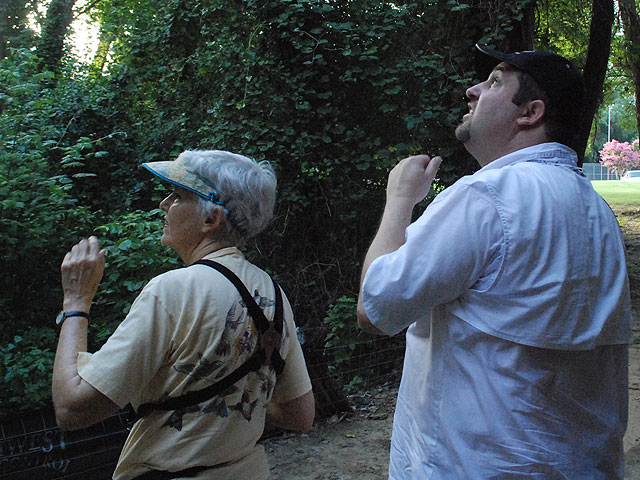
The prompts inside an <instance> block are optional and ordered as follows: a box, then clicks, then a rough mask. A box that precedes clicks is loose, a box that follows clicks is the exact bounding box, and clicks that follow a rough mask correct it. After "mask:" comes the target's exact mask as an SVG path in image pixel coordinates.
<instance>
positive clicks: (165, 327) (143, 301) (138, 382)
mask: <svg viewBox="0 0 640 480" xmlns="http://www.w3.org/2000/svg"><path fill="white" fill-rule="evenodd" d="M156 283H157V279H154V280H152V281H151V282H149V284H148V285H147V286H146V287H145V288H144V289H143V291H142V292H141V293H140V295H139V296H138V298H137V299H136V300H135V302H134V303H133V305H132V306H131V309H130V311H129V314H128V315H127V317H126V318H125V320H124V321H123V322H122V323H121V324H120V325H119V326H118V328H117V329H116V331H115V332H114V333H113V335H111V337H110V338H109V339H108V340H107V342H106V343H105V344H104V345H103V346H102V348H101V349H100V350H98V351H97V352H96V353H94V354H93V355H92V354H89V353H79V355H78V374H79V375H80V377H82V378H83V379H84V380H85V381H86V382H88V383H89V384H90V385H91V386H93V387H94V388H96V389H97V390H98V391H100V392H101V393H102V394H103V395H105V396H106V397H108V398H109V399H110V400H111V401H113V402H114V403H116V404H117V405H118V406H119V407H124V406H125V405H126V404H128V403H132V404H133V406H134V407H137V405H139V404H141V403H144V402H145V401H147V400H146V399H143V398H141V397H142V395H143V392H144V391H145V387H146V386H147V385H148V383H149V381H150V380H151V379H152V378H153V376H154V375H155V373H156V372H157V371H158V369H159V368H160V367H161V365H162V364H164V363H165V362H166V361H167V357H168V352H169V347H170V344H171V332H172V330H174V328H172V326H173V325H175V324H174V321H173V318H172V316H171V315H170V314H169V312H168V311H167V310H166V308H165V306H164V305H163V303H162V301H161V300H160V298H158V296H157V295H156V294H155V293H154V292H155V288H156Z"/></svg>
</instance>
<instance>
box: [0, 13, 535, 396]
mask: <svg viewBox="0 0 640 480" xmlns="http://www.w3.org/2000/svg"><path fill="white" fill-rule="evenodd" d="M527 3H528V2H527V1H519V2H506V1H502V2H481V1H469V2H461V1H455V2H454V1H451V0H437V1H429V2H424V1H409V2H378V1H376V2H373V1H364V2H353V1H349V0H344V1H338V0H331V1H325V0H279V1H269V0H231V1H229V0H224V1H223V0H169V1H165V2H152V1H150V0H102V1H100V2H95V3H93V4H92V10H91V11H90V14H91V16H92V18H94V19H95V20H96V21H98V22H100V32H101V40H102V43H101V44H102V46H103V50H101V51H100V52H99V58H98V59H97V60H96V62H94V63H93V65H91V66H81V65H78V64H76V63H74V62H73V59H71V58H66V63H65V61H63V62H62V64H61V68H60V69H59V70H58V69H57V68H55V69H53V70H55V72H54V73H51V72H50V71H47V70H44V71H42V72H40V73H39V71H38V68H37V66H38V62H37V61H36V59H35V58H34V54H33V53H32V52H30V51H28V50H16V51H13V52H12V54H11V55H10V56H9V57H8V58H7V59H6V60H4V61H3V62H2V63H0V155H1V156H2V162H1V165H0V178H1V179H2V184H1V185H0V189H1V190H2V191H0V198H1V199H2V200H1V202H2V203H0V208H1V212H2V225H1V226H0V242H2V244H1V245H0V246H1V247H2V249H3V256H4V257H3V266H4V267H5V268H4V271H5V272H7V273H6V275H5V276H4V278H3V279H2V280H0V281H2V282H4V283H3V285H2V288H3V292H4V293H5V295H4V296H3V299H2V300H0V302H1V303H0V306H2V307H3V308H2V310H0V312H2V313H0V315H1V316H2V317H1V320H2V321H3V325H6V326H7V327H6V328H5V329H4V331H3V333H2V335H0V337H1V338H2V339H3V343H0V346H2V345H4V347H2V348H4V349H5V351H7V352H8V351H9V350H7V349H8V348H9V347H8V345H14V347H12V348H11V352H14V351H18V350H16V349H18V347H17V346H16V345H18V343H17V342H16V341H14V339H15V337H16V335H18V336H21V338H23V339H25V338H27V337H26V336H25V335H24V334H25V332H26V331H27V330H29V328H31V327H33V326H37V327H42V328H50V325H51V324H52V322H53V318H54V316H55V314H56V313H57V310H58V309H59V307H60V304H61V292H60V288H59V264H60V261H61V260H62V256H63V255H64V253H65V252H66V251H67V250H68V249H69V248H70V247H71V246H72V245H73V244H74V243H75V242H77V241H78V240H79V239H80V238H81V237H82V236H86V235H89V234H96V235H98V236H99V237H100V239H101V241H102V242H103V245H104V246H105V248H106V249H107V261H108V265H107V269H106V271H105V277H104V280H103V283H102V286H101V289H100V290H99V294H98V297H97V298H96V305H95V307H94V308H95V312H94V311H93V310H92V314H93V316H94V318H95V321H94V322H93V323H92V330H91V339H92V341H93V344H92V345H91V348H96V347H97V346H98V345H99V344H100V343H101V342H103V341H104V340H105V339H106V337H107V336H108V334H109V332H111V331H112V330H113V328H115V326H116V325H117V324H118V322H119V321H121V320H122V318H123V317H124V315H125V313H126V311H127V309H128V306H129V305H130V302H131V301H132V299H133V298H135V296H136V294H137V293H138V292H139V290H140V288H142V286H143V285H144V284H145V282H146V281H148V280H149V279H150V278H151V277H153V276H154V275H157V274H159V273H161V272H163V271H166V270H167V269H171V268H175V267H176V266H177V265H178V262H177V260H176V259H175V257H173V256H172V255H171V254H168V252H167V251H166V250H165V249H164V248H163V247H161V246H160V245H159V241H158V240H159V235H160V230H161V228H160V223H159V220H158V218H159V212H158V211H157V210H155V207H156V205H157V201H158V198H156V197H157V196H156V194H155V190H154V189H155V183H154V182H151V181H150V176H149V174H148V173H146V172H144V171H141V170H140V169H139V165H140V163H141V162H143V161H153V160H166V159H170V158H174V157H175V156H176V155H177V154H178V153H180V152H181V151H182V150H184V149H187V148H191V149H193V148H216V149H226V150H232V151H236V152H238V153H243V154H245V155H249V156H252V157H254V158H256V159H259V160H263V159H266V160H269V161H270V162H272V163H273V164H274V166H275V168H276V170H277V173H278V178H279V201H278V206H277V211H276V219H275V221H274V223H273V225H272V226H271V227H270V228H269V229H268V231H266V232H264V233H263V234H262V235H261V236H260V237H259V238H257V239H256V240H255V242H254V243H253V245H252V247H254V248H252V249H249V252H248V254H249V256H250V258H251V259H252V260H253V261H255V262H256V263H257V264H259V265H261V266H263V267H266V268H268V269H269V270H270V271H272V272H274V273H275V275H276V276H277V278H278V280H279V281H280V282H281V283H282V285H283V286H284V287H285V290H286V291H287V293H288V296H289V298H290V299H291V300H292V303H293V305H294V309H295V311H296V314H297V319H298V322H299V323H300V324H301V325H302V324H306V325H307V326H316V327H318V328H317V329H316V330H317V331H320V332H321V333H320V334H319V335H315V334H314V333H313V331H312V330H311V329H308V330H306V332H307V333H306V335H307V344H306V346H307V347H309V348H314V347H317V348H320V349H321V348H324V344H325V343H326V341H327V338H326V331H325V330H323V328H325V327H326V328H329V329H331V331H330V333H331V334H333V337H331V338H330V339H329V341H331V342H335V341H337V338H338V337H340V336H344V335H346V336H350V335H351V334H352V333H353V332H352V331H351V329H350V327H348V326H346V324H345V325H344V326H343V327H344V328H343V327H339V328H338V324H337V323H336V322H338V321H342V320H341V319H347V309H350V308H352V306H353V305H351V304H350V303H349V300H348V299H353V298H354V297H355V296H356V294H357V289H358V283H359V273H360V272H359V269H360V262H361V259H362V258H363V257H364V254H365V249H366V248H367V246H368V244H369V241H370V239H371V238H372V236H373V234H374V232H375V229H376V227H377V224H378V221H379V216H380V214H381V209H382V206H383V201H384V189H385V185H386V176H387V173H388V171H389V169H390V168H391V166H392V165H394V164H395V163H396V162H397V161H398V160H399V159H400V158H402V157H404V156H406V155H409V154H413V153H417V152H424V153H428V154H440V155H442V156H443V157H445V163H444V164H443V167H442V168H441V173H440V179H439V186H438V188H441V186H442V185H445V184H450V183H451V182H453V181H454V180H455V179H456V178H458V177H459V176H460V175H463V174H466V173H469V172H471V171H472V170H473V169H474V168H475V163H474V162H472V161H471V159H470V157H469V156H468V155H467V154H466V152H465V151H464V149H463V148H462V147H461V146H460V145H459V144H458V143H457V142H456V141H455V139H454V137H453V130H454V126H455V125H456V124H457V123H458V122H459V121H460V118H461V117H462V114H463V112H464V111H466V109H467V107H466V100H465V95H464V92H465V89H466V88H467V87H468V86H469V84H470V83H471V82H472V81H473V78H474V75H475V72H474V69H473V56H474V51H473V45H474V43H476V42H477V41H480V40H483V41H489V40H500V39H501V38H504V37H505V35H506V34H507V33H508V31H509V30H512V29H513V25H512V23H513V19H514V18H517V17H518V15H519V12H520V9H522V8H524V6H525V5H526V4H527ZM109 46H110V49H109V50H108V55H107V54H106V53H105V52H106V51H107V50H105V49H106V48H109ZM54 80H55V81H54ZM336 299H342V300H336ZM345 299H347V300H345ZM329 305H335V306H334V307H331V308H330V309H329V313H328V314H325V312H327V309H328V308H329ZM343 307H344V308H343ZM16 313H17V315H16ZM16 316H17V317H18V320H17V321H16V320H15V318H16ZM325 318H328V319H330V322H329V323H325V322H323V319H325ZM334 327H335V328H334ZM25 342H26V340H23V341H21V343H20V345H22V346H24V348H22V347H21V350H20V351H21V352H23V353H22V354H24V355H35V354H34V353H33V352H34V350H33V349H34V348H36V346H37V344H36V343H35V340H34V343H25ZM40 348H41V354H42V355H44V353H43V352H45V350H46V348H42V346H41V347H40ZM47 348H49V351H53V350H52V348H53V347H52V346H51V347H47ZM12 354H13V353H12ZM47 355H48V354H47ZM44 356H45V357H46V358H49V357H47V356H46V355H44ZM23 365H24V362H23V360H20V359H18V357H17V356H13V357H11V358H10V362H9V366H8V368H11V369H12V370H11V372H14V373H15V372H20V371H22V370H20V369H22V368H24V366H23ZM38 368H39V367H38ZM25 373H26V372H25ZM9 380H11V379H8V380H7V382H9ZM33 381H34V382H35V383H39V382H40V383H42V382H46V381H47V379H46V378H45V377H42V376H38V377H35V380H33ZM6 385H8V387H7V388H13V387H11V386H17V385H18V384H17V383H15V382H13V383H11V382H9V383H6ZM39 388H40V389H41V390H38V391H43V390H42V389H44V388H45V385H44V383H42V384H40V385H39ZM7 395H9V396H10V395H11V394H9V393H7ZM39 395H40V393H35V390H34V401H35V399H36V398H40V397H39ZM38 401H39V400H38Z"/></svg>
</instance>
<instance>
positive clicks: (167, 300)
mask: <svg viewBox="0 0 640 480" xmlns="http://www.w3.org/2000/svg"><path fill="white" fill-rule="evenodd" d="M205 258H207V259H210V260H214V261H217V262H219V263H221V264H223V265H224V266H226V267H227V268H229V269H230V270H232V271H233V272H234V273H235V274H236V275H237V276H238V277H239V278H240V279H241V280H242V281H243V283H244V284H245V286H246V287H247V289H248V290H249V291H250V292H251V293H252V294H254V298H255V300H256V302H257V303H258V304H259V305H260V306H261V307H262V308H263V311H264V312H265V316H266V317H267V319H269V320H272V319H273V316H274V312H275V296H274V290H273V284H272V283H271V280H270V279H269V277H268V275H267V274H266V273H265V272H264V271H262V270H260V269H259V268H258V267H256V266H255V265H253V264H251V263H249V262H248V261H247V260H246V259H245V258H244V256H243V255H242V253H241V252H240V251H239V250H238V249H236V248H234V247H232V248H225V249H222V250H219V251H217V252H214V253H212V254H210V255H208V256H207V257H205ZM283 303H284V305H283V307H284V309H283V310H284V312H283V313H284V320H285V322H284V328H283V341H282V346H281V348H280V353H281V356H282V358H284V359H285V361H286V365H285V369H284V371H283V373H282V375H280V377H279V378H278V379H277V383H276V376H275V373H274V372H273V371H272V370H271V369H270V368H268V367H262V368H261V369H260V370H259V371H257V372H253V373H249V374H248V375H247V376H245V377H244V378H242V379H241V380H239V381H238V382H237V383H236V384H235V385H233V386H232V387H231V388H230V389H229V390H228V391H226V392H224V393H223V394H221V395H219V396H217V397H214V398H213V399H211V400H209V401H205V402H203V403H201V404H200V405H197V406H193V407H187V408H186V409H184V410H178V411H170V412H163V411H154V412H153V413H151V414H149V415H147V416H146V417H145V418H143V419H142V420H139V421H138V422H137V423H136V424H135V425H134V426H133V428H132V430H131V433H130V434H129V437H128V438H127V441H126V443H125V445H124V448H123V450H122V453H121V455H120V459H119V461H118V465H117V467H116V470H115V473H114V479H117V480H127V479H130V478H134V477H136V476H138V475H141V474H142V473H145V472H146V471H148V470H150V469H153V470H169V471H177V470H183V469H186V468H189V467H193V466H201V465H207V466H209V465H211V466H218V467H217V468H214V469H210V470H207V471H205V472H203V473H201V474H200V475H199V476H198V478H205V479H206V478H211V479H213V478H215V479H226V478H229V479H234V478H235V479H237V478H247V479H263V478H265V479H266V478H269V468H268V464H267V459H266V455H265V453H264V451H263V449H262V446H260V445H256V442H257V441H258V440H259V438H260V436H261V435H262V432H263V429H264V423H265V415H266V408H267V403H268V401H269V400H270V399H271V398H273V399H274V400H276V401H277V402H286V401H289V400H292V399H294V398H297V397H299V396H301V395H304V394H305V393H307V392H309V391H310V390H311V382H310V380H309V375H308V373H307V369H306V366H305V363H304V358H303V356H302V350H301V348H300V344H299V342H298V339H297V335H296V330H295V324H294V321H293V312H292V310H291V306H290V305H289V301H288V300H287V298H286V296H284V295H283ZM256 342H257V330H256V327H255V325H254V323H253V321H252V320H251V319H250V317H248V316H247V309H246V308H245V306H244V302H243V301H242V299H241V297H240V294H239V293H238V291H237V290H236V288H235V287H234V286H233V284H232V283H231V282H229V280H227V279H226V278H225V277H224V276H223V275H221V274H220V273H218V272H217V271H215V270H214V269H212V268H211V267H208V266H205V265H194V266H191V267H188V268H181V269H177V270H173V271H170V272H167V273H165V274H162V275H159V276H158V277H156V278H154V279H153V280H151V281H150V282H149V284H148V285H147V286H146V287H145V288H144V289H143V291H142V292H141V293H140V295H139V296H138V298H137V299H136V301H135V302H134V303H133V305H132V306H131V310H130V312H129V314H128V315H127V317H126V318H125V320H124V321H123V322H122V324H121V325H120V326H119V327H118V328H117V329H116V331H115V332H114V333H113V335H112V336H111V337H110V338H109V340H108V341H107V342H106V343H105V344H104V346H103V347H102V348H101V349H100V350H99V351H98V352H96V353H95V354H93V355H92V354H89V353H80V354H79V356H78V373H79V374H80V376H81V377H82V378H83V379H84V380H85V381H87V382H88V383H89V384H91V385H92V386H93V387H94V388H96V389H97V390H99V391H100V392H101V393H103V394H104V395H105V396H107V397H108V398H109V399H111V400H112V401H113V402H115V403H116V404H118V405H119V406H121V407H124V406H125V405H126V404H128V403H131V404H132V405H133V407H134V408H137V407H138V406H139V405H141V404H143V403H147V402H154V403H156V402H159V401H162V400H164V399H166V398H167V396H170V397H177V396H180V395H182V394H184V393H186V392H188V391H193V390H199V389H202V388H205V387H207V386H209V385H211V384H212V383H214V382H215V381H217V380H219V379H221V378H223V377H225V376H226V375H227V374H229V373H230V372H232V371H233V370H234V369H235V368H237V367H239V366H240V365H241V364H242V363H244V362H245V361H246V360H247V359H248V358H249V357H250V356H251V354H252V353H253V351H254V347H255V345H256Z"/></svg>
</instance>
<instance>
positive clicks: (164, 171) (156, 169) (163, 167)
mask: <svg viewBox="0 0 640 480" xmlns="http://www.w3.org/2000/svg"><path fill="white" fill-rule="evenodd" d="M142 166H143V167H144V168H146V169H147V170H149V171H150V172H151V173H153V174H154V175H155V176H156V177H159V178H160V179H162V180H164V181H165V182H169V183H171V184H172V185H176V186H178V187H180V188H184V189H185V190H189V191H190V192H193V193H195V194H196V195H198V196H199V197H203V198H207V197H206V196H204V195H203V194H202V193H201V192H199V191H198V190H196V189H195V188H192V187H189V186H187V185H185V184H184V183H181V182H180V181H179V180H178V179H180V178H184V176H185V171H184V168H182V166H181V165H180V164H179V163H178V162H175V161H167V162H149V163H143V164H142Z"/></svg>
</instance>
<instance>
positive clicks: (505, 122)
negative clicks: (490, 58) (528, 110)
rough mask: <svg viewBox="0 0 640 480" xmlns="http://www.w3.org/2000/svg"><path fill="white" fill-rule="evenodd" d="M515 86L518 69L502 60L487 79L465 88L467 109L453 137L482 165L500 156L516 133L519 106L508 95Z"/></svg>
mask: <svg viewBox="0 0 640 480" xmlns="http://www.w3.org/2000/svg"><path fill="white" fill-rule="evenodd" d="M518 87H519V76H518V73H517V72H516V71H514V70H509V69H508V67H507V65H506V64H505V63H501V64H499V65H498V66H496V68H495V69H494V70H493V71H492V72H491V75H489V78H488V79H487V80H485V81H484V82H482V83H479V84H477V85H474V86H473V87H471V88H469V89H468V90H467V97H468V98H469V113H467V114H466V115H465V116H464V117H463V118H462V123H461V124H460V125H458V127H457V128H456V138H457V139H458V140H460V141H461V142H462V143H464V146H465V147H466V148H467V150H469V152H470V153H471V154H472V155H473V156H474V157H475V158H476V159H477V160H478V162H479V163H480V165H482V166H484V165H486V164H487V163H489V162H491V161H492V160H495V159H496V158H498V157H500V156H502V155H503V154H502V153H501V152H502V151H504V150H505V149H506V148H507V147H508V145H509V141H510V140H511V139H512V138H513V136H514V135H515V134H516V133H517V128H516V127H517V125H516V118H517V117H518V114H519V112H520V110H521V109H520V107H518V106H516V105H515V104H514V103H513V102H512V101H511V99H512V98H513V97H514V95H515V93H516V92H517V91H518Z"/></svg>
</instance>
